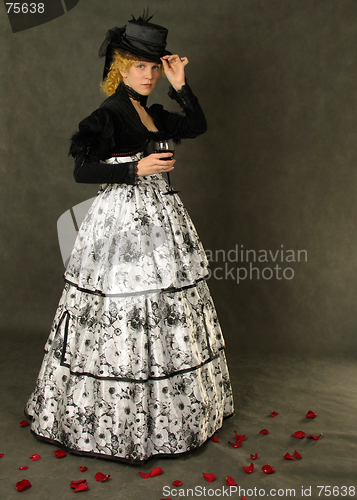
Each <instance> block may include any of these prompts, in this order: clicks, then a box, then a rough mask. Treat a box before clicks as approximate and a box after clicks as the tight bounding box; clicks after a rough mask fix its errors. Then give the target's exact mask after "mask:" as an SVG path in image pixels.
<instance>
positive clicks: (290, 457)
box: [284, 453, 295, 460]
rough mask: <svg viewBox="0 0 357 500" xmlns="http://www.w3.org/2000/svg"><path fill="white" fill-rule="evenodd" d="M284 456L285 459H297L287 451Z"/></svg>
mask: <svg viewBox="0 0 357 500" xmlns="http://www.w3.org/2000/svg"><path fill="white" fill-rule="evenodd" d="M284 458H285V460H295V458H294V457H292V456H291V455H290V453H285V455H284Z"/></svg>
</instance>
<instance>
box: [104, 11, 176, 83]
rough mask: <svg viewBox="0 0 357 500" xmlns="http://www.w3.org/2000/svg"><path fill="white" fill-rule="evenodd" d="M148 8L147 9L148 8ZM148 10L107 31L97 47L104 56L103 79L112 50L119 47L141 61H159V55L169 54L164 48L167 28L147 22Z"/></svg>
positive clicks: (108, 66) (110, 61) (109, 62)
mask: <svg viewBox="0 0 357 500" xmlns="http://www.w3.org/2000/svg"><path fill="white" fill-rule="evenodd" d="M148 10H149V9H148ZM148 10H147V12H146V13H145V11H144V14H143V15H142V16H140V17H139V18H138V19H134V16H133V19H132V20H131V21H128V23H127V24H126V25H125V26H122V27H121V28H118V27H115V28H112V29H110V30H109V31H107V33H106V35H105V40H104V42H103V43H102V45H101V47H100V49H99V57H104V56H105V65H104V71H103V80H104V79H105V77H106V76H107V74H108V72H109V69H110V65H111V63H112V57H113V52H114V50H115V49H119V51H120V52H122V53H123V54H128V55H129V56H130V55H133V56H136V57H137V58H139V59H141V60H143V61H150V62H151V61H152V62H158V63H160V62H161V60H160V57H163V56H165V55H171V52H168V51H167V50H166V37H167V33H168V30H167V29H166V28H164V27H163V26H158V25H157V24H152V23H149V22H148V21H149V20H150V19H151V18H152V17H153V16H151V17H149V18H148V17H147V15H148Z"/></svg>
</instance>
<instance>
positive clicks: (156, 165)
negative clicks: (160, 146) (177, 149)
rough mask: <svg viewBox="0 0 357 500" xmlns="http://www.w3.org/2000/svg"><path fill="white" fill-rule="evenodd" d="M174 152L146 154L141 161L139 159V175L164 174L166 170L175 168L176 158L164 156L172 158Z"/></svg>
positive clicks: (169, 170)
mask: <svg viewBox="0 0 357 500" xmlns="http://www.w3.org/2000/svg"><path fill="white" fill-rule="evenodd" d="M170 157H172V153H169V152H167V153H152V154H151V155H149V156H145V157H144V158H142V159H141V160H140V161H138V172H137V174H138V176H139V177H140V176H142V175H153V174H162V173H164V172H171V170H173V168H174V163H175V162H176V160H175V159H174V158H172V159H170V160H163V159H162V158H170Z"/></svg>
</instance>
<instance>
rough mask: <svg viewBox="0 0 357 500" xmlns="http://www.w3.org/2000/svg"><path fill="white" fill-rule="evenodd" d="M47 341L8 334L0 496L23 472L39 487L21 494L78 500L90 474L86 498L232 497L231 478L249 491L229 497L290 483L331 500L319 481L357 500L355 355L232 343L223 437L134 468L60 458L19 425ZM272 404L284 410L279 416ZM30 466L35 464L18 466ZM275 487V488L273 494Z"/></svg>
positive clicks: (7, 497)
mask: <svg viewBox="0 0 357 500" xmlns="http://www.w3.org/2000/svg"><path fill="white" fill-rule="evenodd" d="M45 340H46V339H45V338H44V337H43V336H41V337H40V336H32V337H31V338H29V339H28V340H27V341H26V342H25V341H23V340H22V339H21V336H20V335H15V334H14V335H9V336H8V337H7V338H6V339H5V338H3V339H2V346H1V355H2V356H1V358H2V359H1V378H0V384H1V386H0V387H1V392H0V394H1V413H0V426H1V427H0V428H1V438H0V453H4V456H3V457H2V458H1V459H0V499H1V500H12V499H15V498H19V497H18V495H19V493H18V492H17V491H16V489H15V484H16V482H17V481H19V480H21V479H24V478H26V479H28V480H29V481H30V482H31V484H32V487H31V488H30V489H28V490H26V491H24V492H22V493H21V495H22V497H21V498H28V499H36V500H52V499H53V498H59V499H69V498H73V495H74V491H73V490H72V489H70V482H71V481H72V480H77V479H83V478H86V479H87V483H88V485H89V490H87V491H85V492H83V493H81V495H83V496H84V497H85V498H87V499H88V500H89V499H94V498H95V499H97V498H98V499H99V498H105V499H107V500H114V499H115V500H117V499H121V498H123V499H128V500H129V499H135V500H136V499H141V498H144V497H145V498H146V499H148V500H160V499H163V498H172V499H175V498H196V497H197V498H199V497H201V498H209V497H210V498H220V497H221V496H222V495H223V494H224V496H225V497H227V495H229V492H228V490H227V486H226V477H227V475H229V476H231V477H232V478H233V479H234V480H235V482H236V483H237V484H238V485H239V486H240V488H241V489H245V495H244V492H243V491H242V490H241V492H240V493H239V492H238V491H237V492H235V491H231V492H230V497H231V498H235V499H240V498H241V496H242V495H244V496H245V497H246V498H247V499H248V500H250V499H253V498H266V499H267V498H284V499H285V498H291V497H293V496H294V495H293V492H289V491H286V489H294V490H295V496H294V498H298V499H303V498H306V497H310V498H313V499H318V498H329V496H328V492H329V490H328V489H326V490H324V491H323V492H322V493H321V494H320V495H319V491H320V489H319V488H317V487H318V486H331V487H333V486H335V487H336V488H335V490H334V494H331V496H330V497H331V498H357V493H356V492H354V490H352V489H350V490H348V489H347V492H346V493H347V494H345V490H344V489H343V488H342V487H347V488H348V487H352V486H354V487H355V488H357V429H356V414H357V411H356V410H357V384H356V372H357V363H356V361H354V360H352V359H332V358H322V359H311V358H306V359H301V357H298V356H296V357H294V356H293V355H291V356H285V357H284V356H281V355H276V356H269V357H264V356H262V355H260V356H259V355H255V356H254V355H251V356H250V357H247V356H242V355H240V353H239V352H237V351H235V352H232V349H229V350H228V349H227V351H228V352H227V357H228V362H229V366H230V371H231V377H232V383H233V388H234V393H235V404H236V413H235V416H234V417H233V418H231V419H229V420H227V421H225V423H224V426H223V428H222V429H221V430H220V431H219V432H218V433H217V434H216V435H217V437H218V438H219V439H220V442H219V443H214V442H212V441H209V442H208V443H206V444H205V445H204V446H203V447H201V448H200V449H198V450H196V451H194V452H192V453H191V454H188V455H186V456H183V457H180V458H175V459H161V460H159V459H154V460H152V461H150V462H149V463H148V464H146V465H145V466H129V465H126V464H121V463H115V462H110V461H107V460H100V459H92V458H82V457H78V456H74V455H67V456H66V457H64V458H62V459H56V458H55V457H54V455H53V453H52V452H53V450H55V449H57V448H56V447H54V446H51V445H48V444H46V443H42V442H40V441H38V440H37V439H36V438H34V437H33V436H32V435H31V434H30V431H29V427H25V428H21V427H20V426H19V422H20V421H21V420H22V419H23V418H24V417H23V413H22V411H23V406H24V404H25V402H26V399H27V397H28V396H29V394H30V392H31V391H32V389H33V385H34V382H35V378H36V376H37V372H38V370H39V366H40V363H41V359H42V347H43V344H44V341H45ZM231 347H232V346H231ZM308 410H313V411H315V412H316V413H317V417H316V418H315V419H306V418H305V414H306V412H307V411H308ZM271 411H277V412H279V415H278V416H277V417H275V418H272V417H271V416H270V412H271ZM263 428H267V429H268V430H269V431H270V433H269V434H268V435H261V434H260V433H259V431H260V430H261V429H263ZM234 430H236V431H237V432H238V433H239V434H246V435H247V438H246V440H245V441H244V443H243V446H242V447H241V448H237V449H234V448H232V447H231V446H230V445H229V444H228V441H230V440H234ZM297 430H303V431H304V432H306V435H308V434H315V435H318V434H320V433H321V432H322V433H323V435H322V437H321V438H320V440H319V441H316V442H315V441H314V440H311V439H309V440H308V439H306V438H305V439H302V440H299V439H296V438H293V437H291V434H292V433H293V432H295V431H297ZM295 450H297V451H298V452H299V453H300V454H301V455H302V459H301V460H297V461H291V460H284V459H283V455H284V454H285V453H286V452H289V453H290V454H293V452H294V451H295ZM34 453H38V454H40V455H41V460H39V461H36V462H32V461H31V460H30V459H29V456H30V455H32V454H34ZM251 453H253V454H255V453H258V455H259V458H258V459H257V460H256V461H255V462H254V465H255V470H254V472H253V473H252V474H250V475H248V474H246V473H245V472H244V471H243V469H242V466H246V465H249V464H250V463H251V462H252V460H251V459H250V454H251ZM265 464H269V465H271V466H273V467H274V468H275V473H274V474H271V475H266V474H264V473H263V472H262V470H261V468H262V466H263V465H265ZM25 465H27V466H28V467H29V468H28V470H26V471H20V470H19V469H18V468H19V467H20V466H25ZM82 465H83V466H87V467H88V470H87V471H86V472H80V470H79V466H82ZM156 466H160V467H161V468H162V469H163V470H164V474H163V475H161V476H158V477H154V478H149V479H145V480H144V479H142V478H141V477H140V476H139V474H138V472H139V471H143V472H148V471H150V470H152V469H153V468H154V467H156ZM99 471H100V472H103V473H104V474H110V475H111V477H110V479H109V480H108V481H107V482H104V483H100V482H96V481H95V479H94V475H95V473H96V472H99ZM203 472H205V473H214V474H215V475H216V480H215V482H213V483H208V482H206V481H205V480H204V479H203V476H202V473H203ZM177 479H179V480H181V481H182V486H180V488H177V491H176V492H175V491H172V490H171V491H169V492H168V489H171V488H175V487H174V486H172V482H173V481H174V480H177ZM164 486H166V487H167V489H166V490H164V489H163V488H164ZM196 487H197V489H196V495H192V494H191V491H190V490H194V489H195V488H196ZM199 487H200V488H199ZM204 487H205V488H206V490H204V489H203V488H204ZM302 487H303V490H304V494H302ZM310 487H311V495H310V494H309V489H310ZM222 488H226V489H225V490H222ZM254 488H256V491H255V492H254ZM271 489H275V490H276V492H275V497H274V491H272V492H270V490H271ZM180 490H181V491H180ZM187 490H189V491H187ZM212 490H215V491H212ZM248 490H253V491H248ZM263 490H264V491H263ZM264 492H265V496H264V497H263V493H264ZM331 492H332V488H331ZM167 493H169V494H167ZM175 493H176V495H175ZM179 495H180V496H179Z"/></svg>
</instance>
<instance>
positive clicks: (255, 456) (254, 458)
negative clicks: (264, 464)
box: [250, 453, 258, 460]
mask: <svg viewBox="0 0 357 500" xmlns="http://www.w3.org/2000/svg"><path fill="white" fill-rule="evenodd" d="M250 458H251V459H252V460H256V459H257V458H258V453H256V454H255V455H250Z"/></svg>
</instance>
